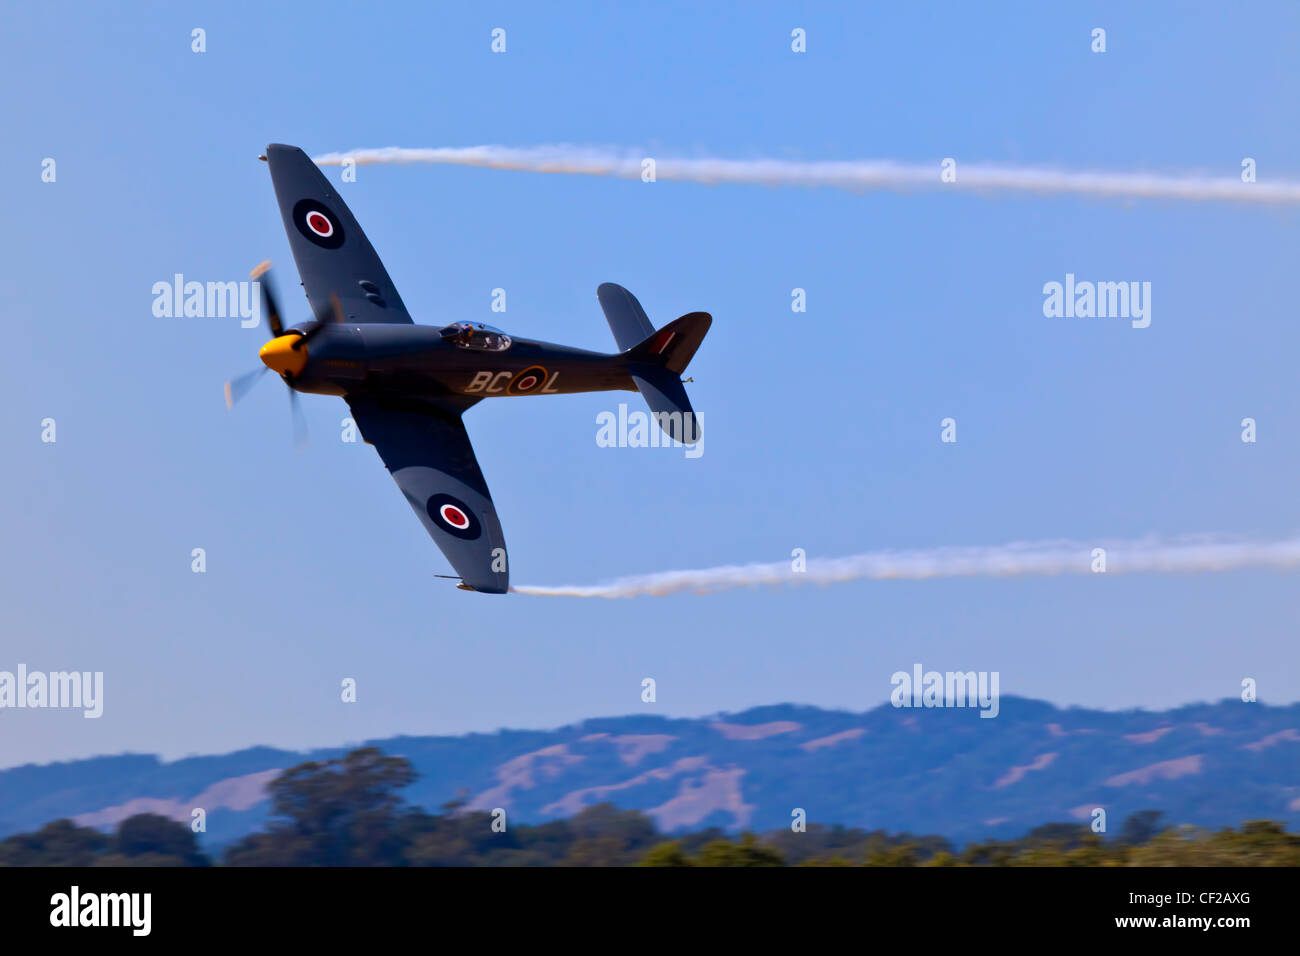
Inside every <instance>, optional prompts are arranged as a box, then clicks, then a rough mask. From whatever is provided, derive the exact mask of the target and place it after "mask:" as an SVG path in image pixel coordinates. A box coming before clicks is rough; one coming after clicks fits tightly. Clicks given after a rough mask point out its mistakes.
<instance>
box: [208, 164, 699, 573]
mask: <svg viewBox="0 0 1300 956" xmlns="http://www.w3.org/2000/svg"><path fill="white" fill-rule="evenodd" d="M259 158H260V159H263V160H265V161H266V163H267V164H268V165H269V167H270V171H271V183H272V185H273V187H274V189H275V197H276V200H277V202H278V203H279V206H280V215H281V217H282V218H283V220H284V228H285V232H286V233H287V234H288V237H289V247H290V250H291V251H292V252H293V258H294V262H295V264H296V265H297V267H298V274H299V276H300V277H301V279H302V286H303V289H304V291H305V292H306V294H307V302H308V305H309V306H310V308H311V318H309V319H308V320H306V321H304V322H301V323H298V324H296V325H292V326H288V327H286V326H285V325H284V323H283V320H282V318H281V313H280V310H279V308H278V305H277V302H276V297H275V296H274V295H273V293H272V292H271V285H270V282H269V279H268V276H267V273H268V270H269V267H270V263H267V262H264V263H262V264H261V265H260V266H258V267H257V268H256V269H254V270H253V272H252V278H253V279H255V280H261V282H260V286H261V290H262V297H263V309H262V311H263V313H264V314H265V316H266V319H267V325H268V326H269V327H270V331H271V336H272V338H271V339H270V341H268V342H267V343H266V344H265V345H263V346H262V348H261V351H260V352H259V353H258V357H259V358H260V359H261V360H262V363H263V366H264V367H263V368H261V369H258V370H256V371H254V372H251V373H248V374H247V375H244V376H241V377H240V378H238V379H234V380H232V381H230V382H228V383H226V404H227V406H228V407H233V406H234V404H235V403H236V402H237V401H239V399H240V398H241V397H242V396H243V395H244V394H246V393H247V392H248V390H249V389H250V388H251V387H252V385H253V384H254V383H255V382H256V381H257V380H258V379H260V378H261V376H262V375H263V374H264V373H265V372H266V371H268V370H270V371H274V372H276V373H277V374H278V375H279V376H280V378H281V379H282V380H283V381H284V383H285V384H286V385H287V386H288V387H289V399H290V406H291V410H292V414H293V418H294V423H295V426H294V430H295V432H296V433H297V434H299V435H301V434H302V433H303V431H304V430H305V426H304V425H303V424H302V412H301V409H300V408H299V406H298V393H299V392H309V393H314V394H319V395H337V396H341V397H342V398H343V400H344V401H345V402H347V404H348V406H349V408H351V410H352V417H353V419H354V421H355V422H356V424H357V427H358V429H359V431H360V433H361V437H362V439H363V440H364V441H365V442H366V443H367V444H370V445H372V446H374V448H375V450H376V451H378V453H379V457H380V459H382V461H383V463H384V465H385V466H386V467H387V468H388V471H389V472H390V473H391V475H392V477H393V480H394V481H396V482H397V486H398V488H399V489H401V492H402V494H403V495H404V496H405V497H406V500H407V502H409V503H410V505H411V508H412V510H414V511H415V514H416V516H417V517H418V518H419V519H420V522H421V523H422V524H423V525H424V527H425V529H426V530H427V531H428V533H429V535H430V537H432V538H433V540H434V541H435V542H436V543H437V545H438V547H439V548H440V549H441V550H442V553H443V554H444V555H445V556H446V558H447V560H448V561H449V562H450V563H451V566H452V568H453V569H454V570H455V572H456V574H455V577H456V578H459V579H460V584H459V585H458V587H460V588H462V589H464V590H468V591H480V592H483V593H486V594H504V593H506V592H507V591H508V590H509V587H510V576H509V563H508V559H507V555H506V543H505V538H504V536H503V535H502V532H501V523H500V521H499V520H498V519H497V513H496V508H495V506H494V505H493V503H492V495H491V493H490V492H489V491H488V486H487V482H486V481H484V479H483V473H482V471H481V470H480V469H479V465H478V461H477V459H476V458H475V457H474V449H473V447H472V446H471V445H470V441H469V435H468V433H467V432H466V430H465V424H464V422H463V420H462V416H463V415H464V413H465V411H466V410H467V409H469V408H470V407H472V406H474V405H476V404H477V403H479V402H481V401H482V400H483V399H485V398H506V397H524V396H531V395H562V394H570V393H574V392H599V391H609V390H626V391H640V392H641V394H642V396H643V397H644V398H645V400H646V403H647V404H648V405H649V406H650V411H651V413H652V414H651V417H652V418H654V419H655V421H656V423H657V424H658V425H659V427H660V428H661V429H663V431H664V432H665V434H667V435H668V436H669V437H670V438H672V439H674V440H675V441H679V442H682V443H684V444H694V443H695V442H697V441H699V439H700V426H699V421H698V419H697V418H696V416H695V412H694V410H693V409H692V408H691V403H690V400H689V399H688V398H687V396H686V389H685V388H684V387H683V384H682V379H681V375H682V373H683V372H684V371H685V369H686V365H687V363H689V362H690V360H691V358H692V357H693V356H694V355H695V351H696V349H698V348H699V346H700V342H701V341H702V340H703V338H704V335H705V333H706V332H708V330H709V326H710V324H711V323H712V321H713V320H712V318H711V317H710V316H709V314H708V313H707V312H691V313H689V314H687V315H683V316H682V317H681V318H679V319H675V320H673V321H672V322H669V323H668V324H667V325H665V326H664V327H663V328H661V329H656V328H655V327H654V326H653V325H652V324H651V323H650V320H649V318H647V316H646V313H645V310H644V309H642V308H641V304H640V303H639V302H638V301H637V300H636V297H635V296H633V295H632V293H631V292H629V291H627V290H626V289H624V288H623V287H622V286H619V285H615V284H614V283H612V282H606V283H604V284H603V285H601V286H600V287H599V288H598V289H597V290H596V297H597V299H598V300H599V302H600V306H601V309H602V310H603V311H604V313H605V318H606V320H607V321H608V322H609V327H610V330H611V331H612V332H613V333H614V341H615V342H616V343H617V345H618V348H619V351H618V352H616V353H602V352H590V351H586V350H584V349H576V348H570V347H568V346H563V345H554V344H552V343H549V342H539V341H533V340H531V339H525V338H520V337H517V336H512V335H508V334H507V333H505V332H503V331H501V330H500V329H495V328H492V327H491V326H487V325H483V324H480V323H472V322H454V323H452V324H450V325H445V326H442V327H440V328H438V327H433V326H424V325H416V324H414V321H413V320H412V318H411V316H410V314H409V313H408V312H407V310H406V306H405V305H403V303H402V298H401V296H400V295H398V293H397V289H396V287H395V286H394V285H393V281H392V279H390V278H389V276H388V272H387V271H386V270H385V269H384V265H383V263H382V262H381V261H380V259H379V256H378V255H377V254H376V253H375V250H374V247H372V246H371V244H370V241H369V240H368V239H367V238H366V236H365V233H363V232H362V231H361V226H360V225H358V223H357V220H356V219H355V217H353V215H352V213H351V211H350V210H349V209H348V207H347V205H346V204H345V203H344V202H343V200H342V198H341V197H340V196H339V195H338V193H337V192H336V191H335V190H334V189H333V187H332V186H331V185H330V183H329V180H327V179H326V178H325V175H324V174H323V173H322V172H321V171H320V169H319V168H318V167H317V166H316V164H315V163H313V162H312V161H311V158H310V157H309V156H307V154H306V153H304V152H303V151H302V150H301V149H298V148H297V147H294V146H283V145H279V144H272V145H270V146H268V147H267V149H266V155H265V156H262V157H259Z"/></svg>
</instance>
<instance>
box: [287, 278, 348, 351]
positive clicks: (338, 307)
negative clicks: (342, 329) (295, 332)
mask: <svg viewBox="0 0 1300 956" xmlns="http://www.w3.org/2000/svg"><path fill="white" fill-rule="evenodd" d="M330 314H331V315H332V316H333V323H331V322H327V321H325V320H324V319H317V320H316V324H315V325H313V326H311V327H310V328H309V329H307V331H306V332H304V333H303V334H302V335H300V336H298V338H297V339H296V340H295V341H294V343H293V345H292V348H294V349H300V348H302V347H303V346H304V345H306V344H307V343H308V342H310V341H311V340H312V339H313V338H314V337H315V335H316V333H318V332H320V331H321V329H323V328H325V326H327V325H330V324H338V325H342V324H343V305H342V304H341V303H340V302H339V297H338V296H337V295H335V294H334V293H333V292H331V293H330Z"/></svg>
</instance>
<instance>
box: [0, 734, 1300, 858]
mask: <svg viewBox="0 0 1300 956" xmlns="http://www.w3.org/2000/svg"><path fill="white" fill-rule="evenodd" d="M415 779H416V774H415V771H414V769H413V768H412V766H411V764H410V762H409V761H407V760H406V759H404V758H402V757H390V756H386V755H385V754H383V753H382V752H380V751H379V750H378V749H377V748H373V747H367V748H362V749H359V750H354V751H352V752H351V753H349V754H347V755H345V756H343V757H340V758H338V759H335V760H328V761H319V762H309V763H303V764H299V765H298V766H296V767H292V768H290V769H289V770H286V771H285V772H284V773H283V774H281V775H280V776H279V777H277V778H276V779H275V780H274V781H273V782H272V783H271V784H270V788H269V789H270V797H271V808H272V813H271V820H270V822H269V824H268V825H267V827H266V828H265V829H264V830H262V831H261V832H258V833H253V834H250V835H249V836H246V837H244V838H243V839H241V840H238V841H237V842H235V843H233V844H231V845H230V846H228V847H226V848H225V850H224V852H222V853H221V854H220V856H219V857H218V858H215V859H214V858H211V857H209V856H208V855H206V854H205V853H204V852H203V851H202V850H201V848H200V846H199V843H198V838H197V836H196V834H195V833H193V832H192V831H191V829H190V827H189V826H187V825H186V824H184V823H180V822H177V821H174V820H171V819H169V818H167V817H164V816H160V815H158V814H151V813H144V814H138V815H136V816H132V817H129V818H127V819H125V820H123V821H122V822H121V823H120V824H119V825H118V826H117V829H116V830H115V831H114V832H113V833H111V834H110V833H104V832H102V831H100V830H97V829H95V828H93V827H83V826H78V825H77V824H76V823H74V822H73V821H71V820H56V821H54V822H53V823H48V824H46V825H45V826H43V827H41V828H40V829H39V830H36V831H34V832H32V833H23V834H18V835H16V836H11V837H9V838H7V839H5V840H0V866H211V865H224V866H1183V867H1186V866H1300V835H1298V834H1294V833H1289V832H1287V830H1286V828H1285V826H1284V825H1283V824H1282V823H1279V822H1275V821H1271V820H1253V821H1248V822H1246V823H1244V824H1243V825H1242V826H1241V827H1240V828H1232V827H1228V828H1225V829H1222V830H1217V831H1207V830H1203V829H1197V828H1190V827H1175V826H1168V825H1165V824H1163V823H1162V822H1161V814H1160V813H1159V811H1155V810H1146V811H1142V812H1140V813H1136V814H1134V815H1132V816H1130V817H1129V818H1128V819H1127V820H1126V821H1125V823H1124V825H1123V827H1122V829H1121V831H1120V833H1119V834H1117V835H1116V836H1115V837H1114V838H1106V837H1103V836H1102V835H1100V834H1096V833H1093V832H1092V831H1091V829H1090V828H1089V827H1088V826H1087V825H1086V824H1079V823H1050V824H1046V825H1044V826H1040V827H1036V828H1035V829H1033V830H1031V831H1029V832H1028V833H1027V834H1025V835H1024V836H1021V837H1018V838H1016V839H1013V840H985V841H982V842H978V843H970V844H967V845H966V846H965V847H962V848H960V849H958V848H956V847H954V846H953V845H952V844H951V843H950V842H949V841H948V840H946V839H945V838H943V837H939V836H916V835H912V834H907V833H901V834H888V833H885V832H884V831H882V830H874V831H867V830H862V829H857V828H852V827H842V826H825V825H821V824H809V825H808V826H807V829H806V831H805V832H800V833H795V832H792V831H789V830H778V831H772V832H769V833H765V834H761V835H759V834H754V833H743V834H740V835H739V836H732V835H728V834H727V833H726V832H725V831H723V830H721V829H720V828H717V827H711V828H708V829H704V830H700V831H698V832H694V833H687V834H677V835H673V836H671V837H669V836H666V835H664V834H662V833H660V832H659V831H658V829H657V828H656V827H655V824H654V821H653V820H651V819H650V817H648V816H646V815H645V814H644V813H641V812H639V811H636V810H620V809H618V808H617V807H615V806H614V805H613V804H608V803H602V804H597V805H595V806H591V807H587V808H586V809H584V810H583V811H582V812H581V813H578V814H577V815H575V816H573V817H570V818H568V819H565V820H555V821H551V822H548V823H539V824H523V825H516V824H509V825H508V826H506V827H505V828H504V829H502V827H501V826H500V823H499V821H498V825H497V826H496V827H494V826H493V823H494V818H493V816H492V814H490V813H487V812H484V811H477V810H470V809H468V808H467V807H466V805H465V803H464V801H462V800H453V801H451V802H449V803H446V804H444V805H443V806H442V807H440V808H439V810H440V812H438V813H430V812H428V811H426V810H424V809H422V808H420V807H416V806H412V805H411V804H409V803H407V802H406V801H405V800H403V799H402V797H401V796H400V795H399V794H398V791H399V790H401V789H402V788H403V787H406V786H409V785H410V784H411V783H412V782H414V780H415Z"/></svg>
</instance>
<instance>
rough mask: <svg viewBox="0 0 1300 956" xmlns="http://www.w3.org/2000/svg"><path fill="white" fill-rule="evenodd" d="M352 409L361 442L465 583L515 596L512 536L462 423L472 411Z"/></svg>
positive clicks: (367, 400)
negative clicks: (509, 543) (508, 540)
mask: <svg viewBox="0 0 1300 956" xmlns="http://www.w3.org/2000/svg"><path fill="white" fill-rule="evenodd" d="M347 402H348V405H349V406H350V407H351V408H352V414H353V416H354V417H355V418H356V422H357V426H358V427H359V428H360V429H361V434H362V437H364V438H365V440H366V441H367V442H369V443H370V444H372V445H374V446H375V450H376V451H378V452H379V457H380V458H382V459H383V462H384V465H385V466H387V468H388V470H389V472H390V473H392V476H393V480H394V481H396V482H397V487H398V488H400V489H401V490H402V494H403V495H405V496H406V500H407V501H408V502H409V503H410V505H411V509H412V510H413V511H414V512H415V514H416V517H418V518H419V519H420V522H421V524H423V525H424V527H425V530H426V531H428V532H429V536H430V537H431V538H433V540H434V542H435V543H436V544H437V545H438V547H439V548H441V549H442V553H443V554H444V555H446V557H447V560H448V561H449V562H451V566H452V567H453V568H455V570H456V574H457V575H458V576H459V577H460V578H461V580H462V581H463V582H464V583H465V584H466V585H468V586H469V587H471V588H473V589H474V590H475V591H484V592H486V593H488V594H504V593H505V592H506V591H507V590H509V586H510V574H509V565H508V563H507V558H506V541H505V536H504V535H503V534H502V533H501V522H500V521H499V520H498V519H497V513H496V508H495V507H494V506H493V504H492V496H491V493H490V492H489V491H488V487H487V482H485V481H484V480H483V472H482V471H481V470H480V469H479V465H478V460H477V459H476V458H475V457H474V448H473V446H472V445H471V444H470V441H469V434H468V433H467V432H466V431H465V424H464V422H463V421H461V417H460V413H461V412H463V411H464V409H465V408H466V407H468V406H467V405H466V406H459V407H457V406H452V405H450V404H445V403H444V404H435V403H434V402H431V401H428V400H424V399H418V398H406V397H382V398H381V397H377V396H348V399H347ZM470 404H472V403H470Z"/></svg>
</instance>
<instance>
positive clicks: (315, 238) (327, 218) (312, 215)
mask: <svg viewBox="0 0 1300 956" xmlns="http://www.w3.org/2000/svg"><path fill="white" fill-rule="evenodd" d="M293 224H294V225H295V226H297V227H298V231H299V232H300V233H302V234H303V235H304V236H306V237H307V239H308V240H310V241H311V242H314V243H315V244H316V245H318V246H321V247H323V248H325V249H337V248H338V247H339V246H341V245H343V224H342V223H341V222H339V218H338V216H336V215H334V213H333V212H332V211H331V210H330V208H329V207H328V206H326V205H325V204H324V203H323V202H319V201H318V200H315V199H302V200H299V201H298V203H297V205H295V206H294V207H293Z"/></svg>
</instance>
